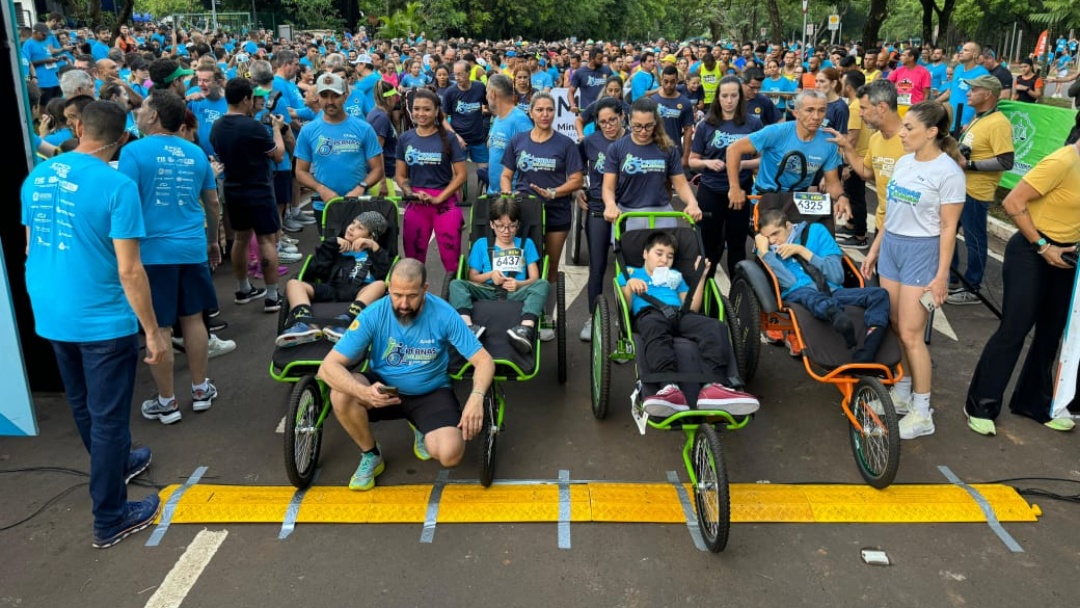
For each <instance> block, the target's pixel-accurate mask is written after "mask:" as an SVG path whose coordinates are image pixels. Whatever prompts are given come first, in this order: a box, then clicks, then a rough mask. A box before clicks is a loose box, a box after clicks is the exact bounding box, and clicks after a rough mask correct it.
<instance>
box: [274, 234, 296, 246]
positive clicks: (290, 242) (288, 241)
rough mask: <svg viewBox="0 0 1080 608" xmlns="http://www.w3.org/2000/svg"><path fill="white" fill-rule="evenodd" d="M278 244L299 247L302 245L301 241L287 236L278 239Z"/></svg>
mask: <svg viewBox="0 0 1080 608" xmlns="http://www.w3.org/2000/svg"><path fill="white" fill-rule="evenodd" d="M278 242H279V243H285V244H286V245H299V244H300V240H299V239H294V238H292V237H291V236H289V235H287V234H283V235H281V236H280V237H279V238H278Z"/></svg>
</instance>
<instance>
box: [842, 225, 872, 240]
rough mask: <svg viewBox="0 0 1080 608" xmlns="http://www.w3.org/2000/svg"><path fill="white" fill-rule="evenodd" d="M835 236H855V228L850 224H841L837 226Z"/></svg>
mask: <svg viewBox="0 0 1080 608" xmlns="http://www.w3.org/2000/svg"><path fill="white" fill-rule="evenodd" d="M836 236H855V226H853V225H851V224H841V225H839V226H837V227H836ZM864 238H865V235H864Z"/></svg>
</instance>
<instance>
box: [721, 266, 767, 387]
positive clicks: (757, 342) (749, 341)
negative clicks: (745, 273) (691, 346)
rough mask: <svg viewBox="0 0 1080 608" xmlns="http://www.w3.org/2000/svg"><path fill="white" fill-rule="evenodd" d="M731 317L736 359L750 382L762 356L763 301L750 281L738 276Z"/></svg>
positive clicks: (745, 379)
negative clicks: (760, 300)
mask: <svg viewBox="0 0 1080 608" xmlns="http://www.w3.org/2000/svg"><path fill="white" fill-rule="evenodd" d="M730 298H731V311H732V313H733V314H732V315H731V317H730V318H731V319H732V320H733V321H734V323H729V324H728V326H729V327H730V328H731V329H733V330H734V332H735V334H734V335H735V340H734V346H735V360H736V361H737V362H738V364H739V373H740V374H742V381H743V382H745V383H747V384H749V383H750V381H751V380H752V379H753V378H754V374H756V373H757V367H758V357H760V356H761V303H760V302H758V300H757V294H755V293H754V288H753V287H752V286H751V285H750V283H749V282H748V281H747V280H746V279H744V278H742V277H741V276H740V277H736V278H735V280H734V281H733V282H732V283H731V296H730Z"/></svg>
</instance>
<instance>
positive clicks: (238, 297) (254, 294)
mask: <svg viewBox="0 0 1080 608" xmlns="http://www.w3.org/2000/svg"><path fill="white" fill-rule="evenodd" d="M265 297H266V288H265V287H252V288H251V289H250V290H248V291H246V292H245V291H237V292H234V293H233V302H234V303H236V304H247V303H248V302H250V301H252V300H258V299H259V298H265Z"/></svg>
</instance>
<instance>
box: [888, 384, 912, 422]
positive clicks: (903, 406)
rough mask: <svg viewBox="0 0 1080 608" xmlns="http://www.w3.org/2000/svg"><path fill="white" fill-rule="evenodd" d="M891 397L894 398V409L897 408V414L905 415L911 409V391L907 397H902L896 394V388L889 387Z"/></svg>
mask: <svg viewBox="0 0 1080 608" xmlns="http://www.w3.org/2000/svg"><path fill="white" fill-rule="evenodd" d="M889 397H891V398H892V404H893V409H894V410H896V415H897V416H903V415H904V414H906V413H908V412H910V411H911V393H908V398H907V399H901V398H900V397H898V396H897V394H896V388H895V387H893V388H890V389H889Z"/></svg>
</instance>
